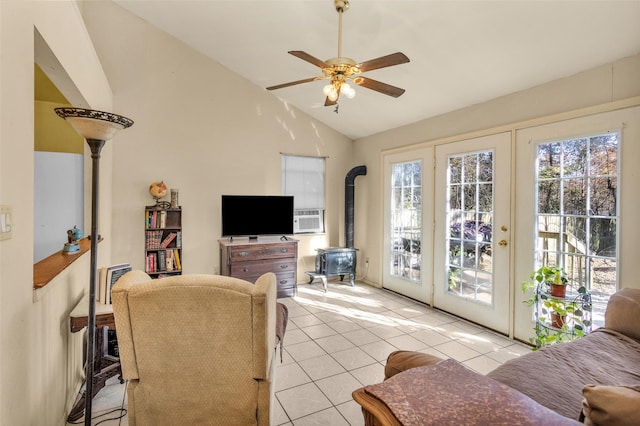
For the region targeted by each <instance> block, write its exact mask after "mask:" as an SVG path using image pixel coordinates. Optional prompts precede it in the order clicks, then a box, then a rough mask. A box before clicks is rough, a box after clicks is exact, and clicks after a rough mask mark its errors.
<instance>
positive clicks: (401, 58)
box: [356, 52, 409, 72]
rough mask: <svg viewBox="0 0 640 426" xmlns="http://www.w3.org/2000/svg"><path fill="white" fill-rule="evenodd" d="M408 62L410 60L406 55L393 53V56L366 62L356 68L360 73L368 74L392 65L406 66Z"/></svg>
mask: <svg viewBox="0 0 640 426" xmlns="http://www.w3.org/2000/svg"><path fill="white" fill-rule="evenodd" d="M407 62H409V58H407V56H406V55H405V54H404V53H402V52H396V53H392V54H391V55H387V56H381V57H379V58H376V59H371V60H369V61H364V62H362V63H360V64H358V65H356V66H357V67H358V68H360V71H362V72H366V71H371V70H377V69H379V68H385V67H390V66H392V65H400V64H405V63H407Z"/></svg>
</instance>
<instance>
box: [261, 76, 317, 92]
mask: <svg viewBox="0 0 640 426" xmlns="http://www.w3.org/2000/svg"><path fill="white" fill-rule="evenodd" d="M322 78H323V77H311V78H305V79H304V80H298V81H291V82H289V83H282V84H278V85H275V86H269V87H267V90H276V89H282V88H283V87H289V86H295V85H296V84H302V83H309V82H311V81H316V80H322Z"/></svg>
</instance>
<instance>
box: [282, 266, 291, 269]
mask: <svg viewBox="0 0 640 426" xmlns="http://www.w3.org/2000/svg"><path fill="white" fill-rule="evenodd" d="M288 267H289V265H280V269H287V268H288Z"/></svg>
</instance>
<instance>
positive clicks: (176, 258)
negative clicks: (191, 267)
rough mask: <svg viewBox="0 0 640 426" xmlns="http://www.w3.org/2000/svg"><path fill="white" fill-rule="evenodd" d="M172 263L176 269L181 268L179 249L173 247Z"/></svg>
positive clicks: (179, 269)
mask: <svg viewBox="0 0 640 426" xmlns="http://www.w3.org/2000/svg"><path fill="white" fill-rule="evenodd" d="M173 265H174V267H175V268H174V269H175V270H176V271H181V270H182V262H181V261H180V251H179V250H178V249H173Z"/></svg>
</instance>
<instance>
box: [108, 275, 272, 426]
mask: <svg viewBox="0 0 640 426" xmlns="http://www.w3.org/2000/svg"><path fill="white" fill-rule="evenodd" d="M112 300H113V310H114V316H115V321H116V330H117V335H118V345H119V351H120V361H121V365H122V375H123V377H124V379H126V380H128V381H129V384H128V385H127V394H128V410H129V416H128V417H129V425H130V426H147V425H153V426H160V425H254V424H255V425H268V424H269V413H270V404H271V401H272V395H273V389H272V383H273V370H274V368H273V367H274V365H273V364H274V352H275V347H276V344H277V341H276V279H275V275H274V274H272V273H267V274H264V275H263V276H262V277H260V278H259V279H258V280H257V281H256V283H255V285H254V284H251V283H249V282H247V281H243V280H239V279H235V278H230V277H224V276H217V275H180V276H174V277H168V278H163V279H161V280H152V279H151V278H150V277H149V276H148V275H147V274H145V273H144V272H142V271H132V272H129V273H127V274H126V275H124V276H123V277H122V278H121V279H120V280H119V281H118V282H117V284H116V285H115V286H114V288H113V291H112Z"/></svg>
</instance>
